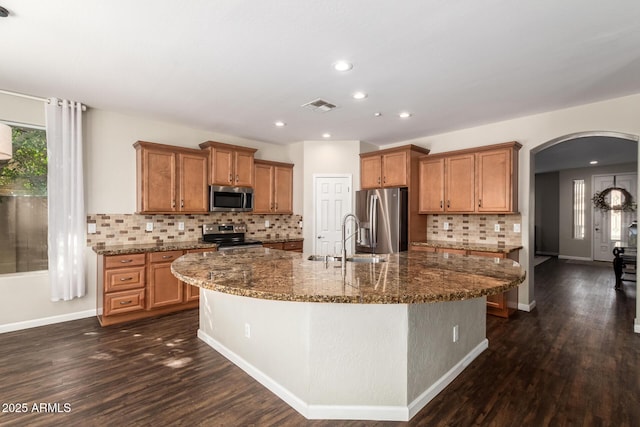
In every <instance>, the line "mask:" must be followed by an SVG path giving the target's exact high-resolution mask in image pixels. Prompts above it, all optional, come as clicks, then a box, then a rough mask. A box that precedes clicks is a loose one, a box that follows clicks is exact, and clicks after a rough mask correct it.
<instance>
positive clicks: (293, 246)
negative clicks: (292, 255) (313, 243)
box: [284, 242, 302, 251]
mask: <svg viewBox="0 0 640 427" xmlns="http://www.w3.org/2000/svg"><path fill="white" fill-rule="evenodd" d="M284 250H285V251H297V250H302V242H285V244H284Z"/></svg>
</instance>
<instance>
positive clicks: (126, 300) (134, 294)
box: [103, 289, 144, 316]
mask: <svg viewBox="0 0 640 427" xmlns="http://www.w3.org/2000/svg"><path fill="white" fill-rule="evenodd" d="M143 310H144V289H137V290H132V291H122V292H113V293H110V294H106V295H105V296H104V309H103V316H110V315H114V314H121V313H129V312H132V311H143Z"/></svg>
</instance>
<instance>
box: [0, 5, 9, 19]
mask: <svg viewBox="0 0 640 427" xmlns="http://www.w3.org/2000/svg"><path fill="white" fill-rule="evenodd" d="M7 16H9V11H8V10H7V9H5V8H4V7H2V6H0V18H6V17H7Z"/></svg>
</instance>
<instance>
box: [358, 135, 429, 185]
mask: <svg viewBox="0 0 640 427" xmlns="http://www.w3.org/2000/svg"><path fill="white" fill-rule="evenodd" d="M428 153H429V150H427V149H425V148H421V147H417V146H415V145H404V146H402V147H397V148H389V149H386V150H380V151H374V152H371V153H363V154H360V187H361V188H362V189H363V190H366V189H371V188H382V187H409V186H410V185H411V178H412V176H411V168H412V157H413V156H415V155H423V154H428Z"/></svg>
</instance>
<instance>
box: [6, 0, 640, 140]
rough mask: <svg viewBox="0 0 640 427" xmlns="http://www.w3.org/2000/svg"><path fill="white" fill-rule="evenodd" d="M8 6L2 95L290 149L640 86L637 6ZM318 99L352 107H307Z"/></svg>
mask: <svg viewBox="0 0 640 427" xmlns="http://www.w3.org/2000/svg"><path fill="white" fill-rule="evenodd" d="M0 5H1V6H4V7H5V8H7V9H8V10H9V11H10V12H11V15H10V16H9V17H7V18H2V19H0V40H2V65H1V66H0V89H4V90H10V91H15V92H20V93H26V94H31V95H37V96H43V97H50V96H55V97H59V98H68V99H73V100H77V101H81V102H83V103H85V104H88V105H89V106H90V107H94V108H100V109H107V110H114V111H121V112H125V113H134V114H142V115H144V116H148V117H153V118H156V119H161V120H168V121H175V122H180V123H182V124H185V125H189V126H193V127H197V128H201V129H206V130H211V131H215V132H219V133H226V134H232V135H237V136H241V137H245V138H251V139H256V140H262V141H268V142H274V143H281V144H288V143H292V142H298V141H302V140H318V139H322V137H321V135H322V133H324V132H330V133H331V134H332V139H335V140H362V141H367V142H370V143H374V144H379V145H383V144H387V143H392V142H397V141H402V140H408V139H411V138H416V137H420V136H426V135H431V134H436V133H441V132H446V131H450V130H454V129H460V128H465V127H470V126H474V125H479V124H483V123H490V122H494V121H498V120H503V119H509V118H514V117H519V116H524V115H529V114H533V113H537V112H543V111H549V110H553V109H559V108H564V107H568V106H573V105H579V104H584V103H588V102H593V101H598V100H602V99H608V98H614V97H619V96H623V95H628V94H634V93H640V78H639V77H638V76H640V25H638V18H639V17H640V2H638V1H632V0H615V1H610V2H605V1H602V0H562V1H558V0H526V1H524V0H523V1H513V0H483V1H478V0H459V1H451V0H404V1H401V2H399V1H390V0H387V1H383V0H322V1H318V0H316V1H311V0H261V1H260V0H254V1H247V0H216V1H211V0H190V1H185V2H176V1H168V0H136V1H125V0H111V1H100V0H65V1H50V0H0ZM338 59H347V60H350V61H352V62H353V64H354V67H353V70H351V71H350V72H347V73H339V72H337V71H335V70H333V69H332V66H331V64H332V63H333V62H334V61H336V60H338ZM356 90H362V91H365V92H367V93H368V94H369V97H368V98H367V99H364V100H360V101H356V100H354V99H352V98H351V94H352V93H353V92H354V91H356ZM316 98H323V99H325V100H327V101H330V102H332V103H335V104H337V105H338V106H339V108H337V109H335V110H334V111H331V112H328V113H317V112H313V111H309V110H307V109H303V108H301V105H302V104H304V103H306V102H309V101H312V100H314V99H316ZM402 110H407V111H410V112H411V113H412V114H413V117H411V118H409V119H399V118H398V117H397V113H398V112H400V111H402ZM375 112H381V113H382V116H381V117H374V116H373V114H374V113H375ZM276 120H283V121H285V122H286V123H287V126H285V127H284V128H276V127H274V126H273V123H274V121H276Z"/></svg>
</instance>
